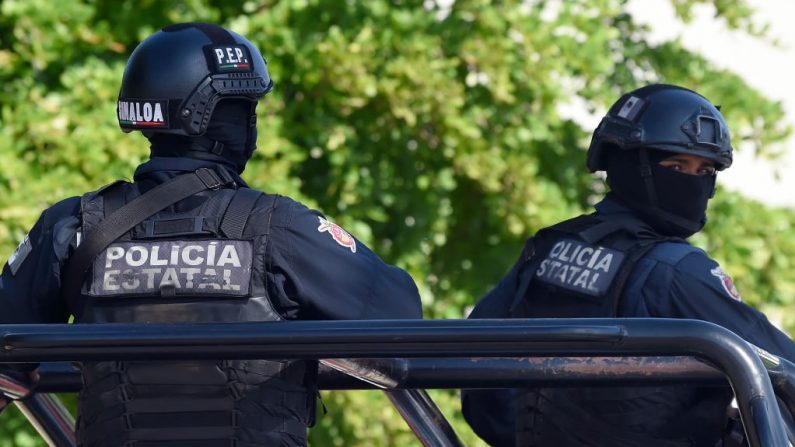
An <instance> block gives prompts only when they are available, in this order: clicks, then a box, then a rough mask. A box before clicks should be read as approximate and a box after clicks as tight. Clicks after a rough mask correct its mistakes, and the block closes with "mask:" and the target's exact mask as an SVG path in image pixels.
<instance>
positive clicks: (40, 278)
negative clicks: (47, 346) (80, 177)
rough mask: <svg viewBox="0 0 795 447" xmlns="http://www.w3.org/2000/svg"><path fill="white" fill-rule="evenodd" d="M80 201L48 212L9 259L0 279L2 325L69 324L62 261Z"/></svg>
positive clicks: (0, 317)
mask: <svg viewBox="0 0 795 447" xmlns="http://www.w3.org/2000/svg"><path fill="white" fill-rule="evenodd" d="M79 203H80V202H79V199H77V198H72V199H67V200H64V201H62V202H60V203H58V204H56V205H54V206H53V207H51V208H49V209H47V210H46V211H44V212H43V213H42V215H41V217H39V220H38V221H37V222H36V224H35V225H34V226H33V229H31V230H30V232H29V233H28V234H27V235H26V236H25V237H24V239H23V240H22V242H20V244H19V246H18V247H17V249H16V250H15V251H14V253H12V254H11V256H9V258H8V261H7V262H6V264H5V266H4V267H3V273H2V276H0V323H65V322H66V321H67V320H68V318H69V311H68V310H67V307H66V305H65V303H63V301H62V300H61V295H60V273H61V272H60V267H61V262H60V259H65V258H66V251H67V250H68V247H69V243H70V240H73V239H74V235H75V233H76V232H77V228H78V225H79V220H78V218H77V217H76V216H75V215H76V213H77V209H78V207H79Z"/></svg>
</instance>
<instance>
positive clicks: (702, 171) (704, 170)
mask: <svg viewBox="0 0 795 447" xmlns="http://www.w3.org/2000/svg"><path fill="white" fill-rule="evenodd" d="M714 173H715V166H702V167H701V168H699V170H698V175H712V174H714Z"/></svg>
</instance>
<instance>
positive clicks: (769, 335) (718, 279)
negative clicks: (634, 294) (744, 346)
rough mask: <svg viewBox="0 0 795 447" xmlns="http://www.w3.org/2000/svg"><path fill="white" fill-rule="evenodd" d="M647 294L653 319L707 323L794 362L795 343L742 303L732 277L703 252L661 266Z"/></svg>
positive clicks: (652, 279)
mask: <svg viewBox="0 0 795 447" xmlns="http://www.w3.org/2000/svg"><path fill="white" fill-rule="evenodd" d="M646 289H647V290H646V291H647V292H650V293H651V294H652V295H658V296H656V297H652V299H650V300H647V301H648V306H649V308H650V310H651V313H652V316H656V317H674V318H693V319H699V320H705V321H710V322H712V323H716V324H718V325H720V326H723V327H725V328H727V329H729V330H730V331H732V332H734V333H736V334H737V335H739V336H740V337H742V338H744V339H745V340H747V341H749V342H750V343H753V344H754V345H756V346H758V347H760V348H762V349H764V350H766V351H769V352H770V353H773V354H776V355H778V356H781V357H784V358H786V359H787V360H789V361H795V343H793V342H792V340H791V339H790V338H789V337H788V336H787V335H786V334H784V333H783V332H782V331H780V330H779V329H777V328H776V327H775V326H773V325H772V324H771V323H770V322H769V321H768V319H767V317H765V315H764V314H763V313H761V312H759V311H758V310H756V309H754V308H752V307H750V306H748V305H746V304H745V303H743V302H742V298H741V296H740V293H739V292H738V290H737V288H736V287H735V286H734V283H733V282H732V279H731V277H730V276H729V275H728V274H727V273H726V272H724V271H723V269H721V267H720V266H719V265H718V263H717V262H715V261H714V260H712V259H710V258H709V257H708V256H707V255H706V253H704V252H703V251H700V250H699V251H696V252H693V253H691V254H689V255H687V256H685V257H684V258H683V259H682V260H681V261H680V262H678V263H677V264H676V265H675V266H670V265H664V264H660V265H658V267H656V268H655V270H654V271H653V272H652V276H651V277H650V281H649V283H648V287H646Z"/></svg>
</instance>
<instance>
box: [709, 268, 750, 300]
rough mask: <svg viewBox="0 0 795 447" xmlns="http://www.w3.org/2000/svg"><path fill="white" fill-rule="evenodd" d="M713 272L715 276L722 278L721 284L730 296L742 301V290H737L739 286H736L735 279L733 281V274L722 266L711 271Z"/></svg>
mask: <svg viewBox="0 0 795 447" xmlns="http://www.w3.org/2000/svg"><path fill="white" fill-rule="evenodd" d="M709 272H710V273H712V276H715V277H716V278H718V279H719V280H720V285H721V286H722V287H723V290H725V291H726V293H728V294H729V298H731V299H733V300H735V301H742V300H743V298H742V297H741V296H740V292H739V291H738V290H737V287H735V286H734V281H732V278H731V276H729V274H728V273H726V272H724V271H723V269H722V268H720V266H718V267H715V268H714V269H712V270H710V271H709Z"/></svg>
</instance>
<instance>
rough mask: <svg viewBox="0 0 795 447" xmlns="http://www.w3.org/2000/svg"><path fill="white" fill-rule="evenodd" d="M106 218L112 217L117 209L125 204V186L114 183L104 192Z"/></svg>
mask: <svg viewBox="0 0 795 447" xmlns="http://www.w3.org/2000/svg"><path fill="white" fill-rule="evenodd" d="M102 200H103V208H104V210H105V216H104V217H105V218H108V217H110V215H111V214H113V213H115V212H116V210H118V209H119V208H121V207H123V206H124V186H123V185H122V184H120V183H114V184H113V185H111V186H110V187H109V188H108V189H107V190H105V191H104V192H103V193H102Z"/></svg>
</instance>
